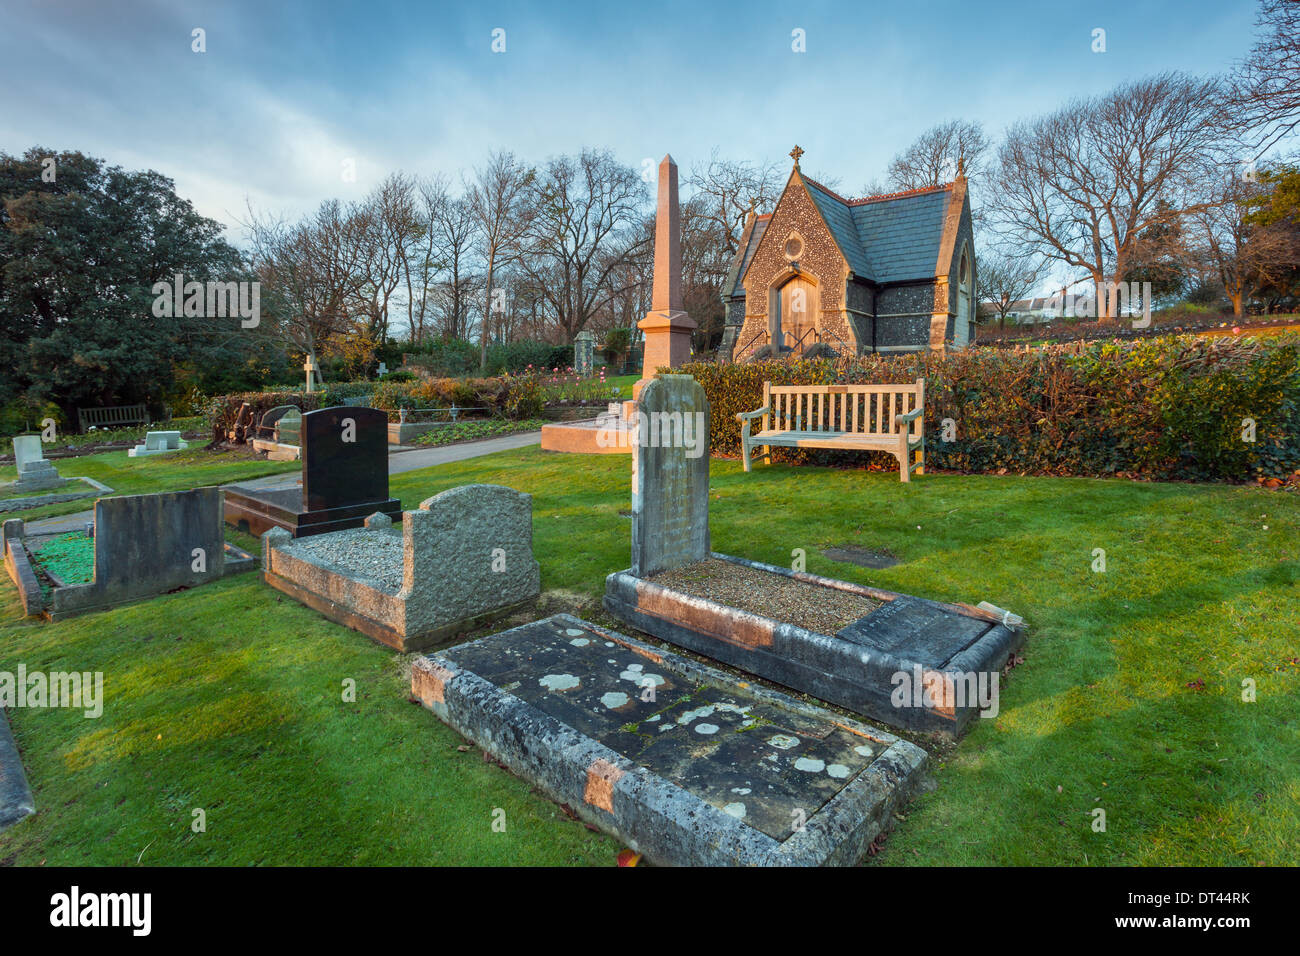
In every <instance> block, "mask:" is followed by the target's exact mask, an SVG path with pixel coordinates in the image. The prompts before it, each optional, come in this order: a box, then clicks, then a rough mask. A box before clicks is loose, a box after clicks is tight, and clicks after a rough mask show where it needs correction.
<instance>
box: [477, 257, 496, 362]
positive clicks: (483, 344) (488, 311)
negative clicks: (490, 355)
mask: <svg viewBox="0 0 1300 956" xmlns="http://www.w3.org/2000/svg"><path fill="white" fill-rule="evenodd" d="M496 259H497V254H496V250H495V249H493V250H492V252H491V253H489V255H488V268H487V307H486V308H485V309H484V310H483V334H482V335H480V336H479V354H478V370H479V374H480V375H486V374H487V343H488V323H489V322H490V321H491V319H492V270H493V268H494V267H495V266H496Z"/></svg>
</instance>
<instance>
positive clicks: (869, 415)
mask: <svg viewBox="0 0 1300 956" xmlns="http://www.w3.org/2000/svg"><path fill="white" fill-rule="evenodd" d="M759 417H761V418H762V423H761V425H762V427H761V428H760V430H759V431H758V433H757V434H753V435H751V434H750V431H749V430H750V426H751V425H752V423H753V420H754V419H755V418H759ZM736 421H738V422H741V423H742V424H741V428H740V447H741V451H742V453H743V454H744V456H745V471H749V470H750V454H751V449H753V448H754V446H756V445H762V446H763V454H762V455H760V456H758V457H760V458H766V459H767V460H768V461H769V462H770V461H771V454H772V447H771V446H773V445H781V446H783V447H786V448H842V449H846V450H848V451H885V452H889V453H890V454H891V455H893V456H894V457H895V458H897V459H898V470H899V476H900V479H901V480H902V481H910V480H911V477H912V472H914V471H915V472H916V473H917V474H924V473H925V472H924V465H925V379H923V378H918V379H917V380H916V384H915V385H773V384H772V383H771V382H764V383H763V407H762V408H760V409H757V410H755V411H752V412H741V413H740V414H738V415H737V416H736ZM913 453H915V454H916V460H915V461H913V459H912V456H913Z"/></svg>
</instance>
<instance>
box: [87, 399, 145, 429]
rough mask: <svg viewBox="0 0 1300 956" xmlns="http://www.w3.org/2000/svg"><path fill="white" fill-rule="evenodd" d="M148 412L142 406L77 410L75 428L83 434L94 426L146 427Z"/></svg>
mask: <svg viewBox="0 0 1300 956" xmlns="http://www.w3.org/2000/svg"><path fill="white" fill-rule="evenodd" d="M148 424H149V410H148V409H147V408H145V407H144V406H143V405H110V406H108V407H106V408H78V409H77V427H78V428H79V429H80V430H81V431H82V432H85V431H86V430H87V429H88V428H90V427H91V426H92V425H94V426H95V427H97V428H113V427H115V426H117V425H148Z"/></svg>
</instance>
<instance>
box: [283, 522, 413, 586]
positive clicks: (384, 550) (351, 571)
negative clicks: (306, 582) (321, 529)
mask: <svg viewBox="0 0 1300 956" xmlns="http://www.w3.org/2000/svg"><path fill="white" fill-rule="evenodd" d="M285 550H286V551H287V552H288V553H289V554H292V555H293V556H294V557H295V558H301V559H303V560H304V561H310V562H311V563H312V564H319V565H323V566H324V567H327V568H331V569H332V570H336V571H340V572H342V573H343V574H346V575H348V576H349V577H353V578H364V579H365V580H366V581H368V582H370V583H372V584H375V585H378V586H379V587H380V588H382V589H383V590H385V591H388V592H390V593H392V594H396V593H397V592H398V591H400V590H401V589H402V533H401V532H400V531H378V530H376V531H371V530H369V529H366V528H354V529H351V530H348V531H335V532H332V533H330V534H317V535H310V536H308V537H306V538H298V539H296V540H295V541H294V542H293V543H292V544H291V545H290V546H289V547H288V548H286V549H285Z"/></svg>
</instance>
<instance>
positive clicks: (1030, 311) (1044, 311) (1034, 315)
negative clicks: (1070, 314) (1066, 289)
mask: <svg viewBox="0 0 1300 956" xmlns="http://www.w3.org/2000/svg"><path fill="white" fill-rule="evenodd" d="M980 311H981V312H983V313H985V314H986V315H988V316H990V318H992V319H993V320H995V321H996V319H997V317H998V307H997V306H996V305H994V304H993V303H992V302H991V301H987V300H986V301H984V302H981V303H980ZM1060 314H1061V297H1060V296H1059V295H1058V296H1056V297H1052V296H1037V297H1035V298H1032V299H1017V300H1016V301H1015V302H1012V303H1011V308H1010V309H1008V310H1007V321H1008V322H1011V323H1013V324H1015V325H1034V324H1037V323H1039V322H1050V321H1052V319H1054V318H1056V317H1058V316H1059V315H1060Z"/></svg>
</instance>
